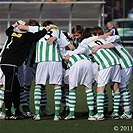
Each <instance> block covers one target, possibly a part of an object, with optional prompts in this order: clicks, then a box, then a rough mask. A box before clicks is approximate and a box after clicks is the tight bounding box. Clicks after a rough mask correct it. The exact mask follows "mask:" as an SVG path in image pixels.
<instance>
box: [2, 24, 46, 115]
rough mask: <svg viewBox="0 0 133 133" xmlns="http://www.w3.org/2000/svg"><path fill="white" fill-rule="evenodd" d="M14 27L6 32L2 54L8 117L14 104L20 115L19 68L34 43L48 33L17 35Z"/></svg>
mask: <svg viewBox="0 0 133 133" xmlns="http://www.w3.org/2000/svg"><path fill="white" fill-rule="evenodd" d="M13 29H14V27H13V26H10V27H9V28H8V29H7V30H6V35H7V36H8V40H7V42H6V46H5V49H4V51H3V53H2V59H1V69H2V71H3V73H4V75H5V97H4V98H5V110H6V115H7V116H10V115H11V107H12V103H13V105H14V108H15V109H16V111H15V114H16V115H19V114H20V110H19V106H20V84H19V81H18V78H17V73H18V67H19V66H21V65H22V64H23V63H24V61H25V59H26V57H27V56H28V54H29V52H30V48H31V45H32V44H33V42H36V41H39V39H41V38H42V37H43V36H44V35H45V34H46V33H47V31H46V30H45V29H43V30H42V31H39V32H36V33H30V32H26V33H16V32H14V31H13Z"/></svg>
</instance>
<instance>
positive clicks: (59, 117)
mask: <svg viewBox="0 0 133 133" xmlns="http://www.w3.org/2000/svg"><path fill="white" fill-rule="evenodd" d="M59 120H62V117H61V116H57V115H55V116H54V121H59Z"/></svg>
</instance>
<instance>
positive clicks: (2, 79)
mask: <svg viewBox="0 0 133 133" xmlns="http://www.w3.org/2000/svg"><path fill="white" fill-rule="evenodd" d="M0 85H5V75H4V74H3V72H2V70H1V68H0Z"/></svg>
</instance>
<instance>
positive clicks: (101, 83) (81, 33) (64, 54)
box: [0, 19, 133, 121]
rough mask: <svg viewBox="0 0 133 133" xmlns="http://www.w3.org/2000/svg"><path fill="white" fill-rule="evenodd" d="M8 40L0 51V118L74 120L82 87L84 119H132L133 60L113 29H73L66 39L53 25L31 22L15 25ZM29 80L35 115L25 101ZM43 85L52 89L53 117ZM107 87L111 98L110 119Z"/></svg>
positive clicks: (62, 32) (8, 31)
mask: <svg viewBox="0 0 133 133" xmlns="http://www.w3.org/2000/svg"><path fill="white" fill-rule="evenodd" d="M6 35H7V36H8V39H7V41H6V43H5V45H4V47H3V49H2V51H1V57H2V58H1V77H0V80H1V82H0V83H1V88H0V119H5V120H18V119H24V118H32V119H33V120H41V116H45V115H54V121H58V120H62V119H64V120H73V119H75V105H76V89H77V87H78V85H83V86H84V89H85V92H86V102H87V106H88V120H90V121H91V120H104V119H106V117H107V116H108V115H109V118H112V119H131V118H132V114H131V103H130V102H131V101H130V90H129V88H128V84H129V83H130V79H131V76H132V67H133V58H132V56H131V55H130V53H129V52H128V51H127V50H126V49H125V48H124V46H122V44H121V39H120V37H119V35H115V31H114V29H112V30H110V31H109V32H108V33H104V31H103V30H102V28H101V27H99V26H95V27H93V28H86V29H84V28H83V27H82V26H81V25H76V26H75V27H73V29H72V33H71V34H70V33H67V32H65V31H62V30H60V29H59V28H58V27H57V26H55V25H54V24H53V23H52V22H51V21H45V22H44V23H43V25H42V26H39V24H38V22H37V21H36V20H32V19H30V20H29V21H28V22H24V21H18V22H16V23H15V24H13V25H12V26H10V27H9V28H8V29H7V30H6ZM33 80H35V87H34V107H35V113H32V112H31V111H30V102H29V99H30V88H31V85H32V81H33ZM47 81H49V82H48V83H49V84H50V85H53V86H54V105H55V108H54V109H55V112H54V114H53V113H50V112H46V104H47V93H46V84H47ZM94 85H95V86H96V91H95V90H94V87H93V86H94ZM107 85H109V86H110V89H111V90H112V97H113V98H112V99H113V108H112V112H111V114H109V112H108V96H107V95H108V94H107V92H106V86H107ZM3 103H4V104H5V113H3V112H2V106H3ZM61 104H62V105H63V107H64V110H63V112H62V113H60V109H61ZM20 106H21V107H22V110H23V112H21V111H20ZM120 107H122V109H121V110H122V113H121V112H120ZM12 108H14V112H13V111H12Z"/></svg>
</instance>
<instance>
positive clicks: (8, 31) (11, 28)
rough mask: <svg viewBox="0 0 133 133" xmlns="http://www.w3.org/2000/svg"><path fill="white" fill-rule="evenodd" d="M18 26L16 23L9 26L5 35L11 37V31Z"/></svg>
mask: <svg viewBox="0 0 133 133" xmlns="http://www.w3.org/2000/svg"><path fill="white" fill-rule="evenodd" d="M17 26H18V24H17V23H14V24H13V25H12V26H10V27H9V28H8V29H7V30H6V35H7V36H11V34H12V33H13V29H14V28H16V27H17Z"/></svg>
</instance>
